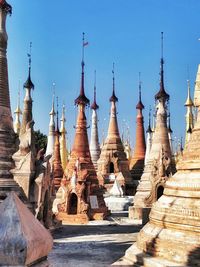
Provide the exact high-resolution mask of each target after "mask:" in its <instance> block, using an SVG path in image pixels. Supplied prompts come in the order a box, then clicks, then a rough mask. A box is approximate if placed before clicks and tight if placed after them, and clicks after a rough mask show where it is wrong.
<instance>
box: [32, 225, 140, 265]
mask: <svg viewBox="0 0 200 267" xmlns="http://www.w3.org/2000/svg"><path fill="white" fill-rule="evenodd" d="M140 228H141V226H139V225H132V224H124V225H118V224H116V223H113V222H110V221H107V225H106V223H105V222H104V223H103V224H101V223H100V224H97V223H96V224H95V223H94V224H92V225H64V226H62V227H60V228H59V229H56V230H54V231H53V233H52V234H53V237H54V246H53V250H52V251H51V253H50V254H49V256H48V262H43V263H40V264H37V265H35V266H34V267H46V266H49V267H62V266H63V267H64V266H66V267H74V266H76V267H79V266H80V267H82V266H87V267H92V266H95V267H101V266H102V267H103V266H109V265H111V264H112V263H113V262H115V261H116V260H117V259H119V258H120V257H122V256H123V255H124V253H125V251H126V249H128V248H129V247H130V246H131V244H132V242H134V241H135V240H136V235H137V233H138V231H139V230H140Z"/></svg>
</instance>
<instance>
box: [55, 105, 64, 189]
mask: <svg viewBox="0 0 200 267" xmlns="http://www.w3.org/2000/svg"><path fill="white" fill-rule="evenodd" d="M62 177H63V168H62V161H61V155H60V131H59V125H58V110H57V126H56V131H55V144H54V156H53V189H54V193H55V192H56V191H57V190H58V188H59V187H60V185H61V179H62Z"/></svg>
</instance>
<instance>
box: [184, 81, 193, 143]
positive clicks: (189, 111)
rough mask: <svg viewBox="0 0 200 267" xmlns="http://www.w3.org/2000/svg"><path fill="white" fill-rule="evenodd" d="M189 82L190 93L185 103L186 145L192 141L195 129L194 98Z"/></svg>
mask: <svg viewBox="0 0 200 267" xmlns="http://www.w3.org/2000/svg"><path fill="white" fill-rule="evenodd" d="M187 82H188V93H187V99H186V101H185V107H186V115H185V121H186V129H185V145H186V143H187V142H188V141H189V140H190V135H191V133H192V129H193V127H194V115H193V107H194V103H193V101H192V98H191V96H190V81H189V80H188V81H187Z"/></svg>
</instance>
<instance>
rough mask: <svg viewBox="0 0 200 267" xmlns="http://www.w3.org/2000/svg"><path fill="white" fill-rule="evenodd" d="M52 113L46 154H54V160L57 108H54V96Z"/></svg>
mask: <svg viewBox="0 0 200 267" xmlns="http://www.w3.org/2000/svg"><path fill="white" fill-rule="evenodd" d="M49 115H50V122H49V134H48V140H47V149H46V155H52V160H53V151H54V144H55V120H54V118H55V115H56V113H55V108H54V96H53V101H52V108H51V111H50V113H49Z"/></svg>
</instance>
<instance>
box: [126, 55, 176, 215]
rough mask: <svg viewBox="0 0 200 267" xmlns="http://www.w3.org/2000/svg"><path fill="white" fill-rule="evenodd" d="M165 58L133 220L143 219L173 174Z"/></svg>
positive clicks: (131, 210)
mask: <svg viewBox="0 0 200 267" xmlns="http://www.w3.org/2000/svg"><path fill="white" fill-rule="evenodd" d="M163 64H164V60H163V56H162V58H161V72H160V77H161V78H160V90H159V91H158V93H157V94H156V95H155V100H156V101H157V111H156V126H155V131H154V135H153V140H152V146H151V151H150V154H149V160H148V162H147V163H146V165H145V168H144V173H143V175H142V177H141V180H140V183H139V185H138V187H137V192H136V195H135V197H134V206H133V207H131V208H130V212H129V215H130V217H131V218H132V217H133V218H140V219H141V218H142V215H143V214H144V213H145V214H146V212H147V213H148V211H149V210H150V208H151V206H152V204H153V203H154V202H155V201H156V200H157V199H158V198H159V197H160V196H161V195H162V193H163V189H164V186H165V182H166V180H167V179H168V177H169V175H170V174H171V172H172V170H173V169H172V166H171V165H172V153H171V147H170V143H169V135H168V125H167V101H168V100H169V95H168V94H167V93H166V91H165V88H164V70H163Z"/></svg>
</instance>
